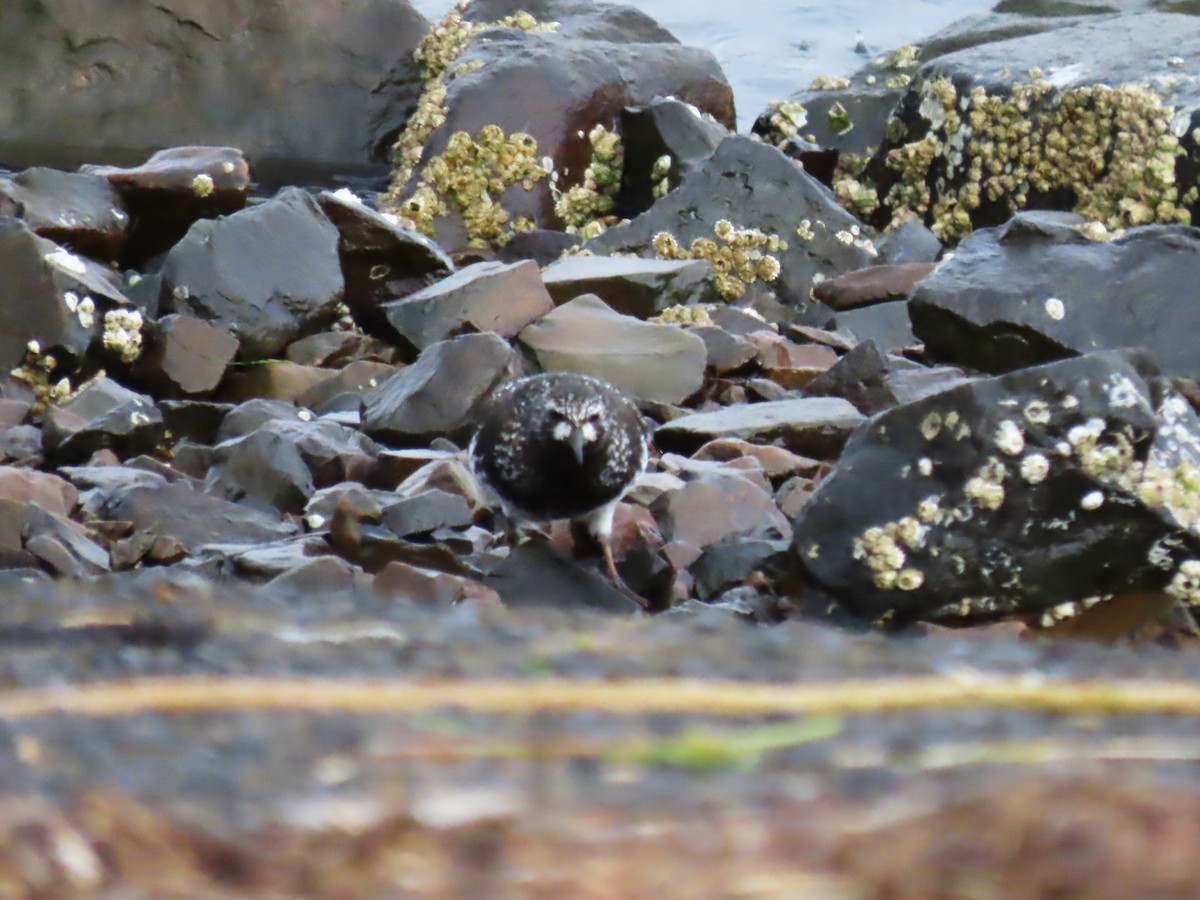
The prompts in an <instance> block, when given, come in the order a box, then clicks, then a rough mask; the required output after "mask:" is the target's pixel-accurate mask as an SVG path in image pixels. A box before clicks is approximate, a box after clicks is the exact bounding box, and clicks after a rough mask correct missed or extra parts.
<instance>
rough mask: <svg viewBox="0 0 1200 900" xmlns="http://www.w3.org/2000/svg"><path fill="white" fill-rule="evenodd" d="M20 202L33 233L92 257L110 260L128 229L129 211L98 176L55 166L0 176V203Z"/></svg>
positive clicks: (22, 212) (121, 243) (110, 187)
mask: <svg viewBox="0 0 1200 900" xmlns="http://www.w3.org/2000/svg"><path fill="white" fill-rule="evenodd" d="M5 199H7V200H8V201H9V202H11V203H15V204H17V205H18V206H19V207H20V218H22V219H23V220H24V221H25V224H26V225H28V226H29V227H30V228H31V229H32V230H33V231H34V233H35V234H38V235H40V236H41V237H44V238H48V239H49V240H52V241H54V242H55V243H57V244H61V245H62V246H64V247H67V248H69V249H70V250H73V251H75V252H76V253H80V254H82V255H84V256H89V257H92V258H94V259H102V260H108V261H115V260H116V259H118V258H119V257H120V255H121V251H122V249H123V248H124V246H125V240H126V238H127V237H128V233H129V213H128V212H127V211H126V209H125V206H124V204H123V203H122V202H121V198H120V197H119V196H117V192H116V191H115V190H114V189H113V187H112V185H110V184H109V183H108V182H107V181H105V180H104V179H103V178H100V177H98V176H96V175H80V174H77V173H74V172H61V171H59V170H57V169H45V168H34V169H26V170H25V171H24V172H20V173H19V174H17V175H13V176H11V177H0V203H2V202H3V200H5Z"/></svg>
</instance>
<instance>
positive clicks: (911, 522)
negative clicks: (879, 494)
mask: <svg viewBox="0 0 1200 900" xmlns="http://www.w3.org/2000/svg"><path fill="white" fill-rule="evenodd" d="M895 533H896V537H897V538H899V540H900V542H901V543H902V544H905V545H906V546H908V547H909V548H911V549H914V550H915V549H917V548H918V547H923V546H925V535H927V534H928V533H929V528H928V527H927V526H925V525H922V524H921V523H920V522H919V521H918V520H917V519H915V518H913V517H912V516H905V517H904V518H902V519H899V520H898V521H897V522H896V525H895Z"/></svg>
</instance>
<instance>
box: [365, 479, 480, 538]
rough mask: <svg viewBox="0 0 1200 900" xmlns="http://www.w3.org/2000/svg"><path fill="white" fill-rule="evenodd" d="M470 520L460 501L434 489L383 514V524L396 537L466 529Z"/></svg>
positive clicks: (467, 507)
mask: <svg viewBox="0 0 1200 900" xmlns="http://www.w3.org/2000/svg"><path fill="white" fill-rule="evenodd" d="M474 518H475V516H474V512H473V511H472V509H471V504H470V503H469V502H468V501H467V500H466V499H465V498H464V497H462V496H460V495H457V494H451V493H447V492H446V491H441V490H437V489H433V490H429V491H425V492H423V493H420V494H413V495H411V496H408V497H403V498H401V499H400V500H398V501H395V502H393V503H391V504H389V505H388V506H387V507H386V508H385V509H384V510H383V524H384V525H385V526H387V528H388V529H390V530H391V531H392V533H393V534H395V535H396V536H397V537H409V536H411V535H416V534H427V533H429V532H431V531H436V530H437V529H439V528H458V527H462V526H466V525H470V524H471V523H472V522H473V521H474Z"/></svg>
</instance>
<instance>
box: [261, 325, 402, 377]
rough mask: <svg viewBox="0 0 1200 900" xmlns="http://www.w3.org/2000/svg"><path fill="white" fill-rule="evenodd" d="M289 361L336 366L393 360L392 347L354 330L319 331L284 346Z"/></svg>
mask: <svg viewBox="0 0 1200 900" xmlns="http://www.w3.org/2000/svg"><path fill="white" fill-rule="evenodd" d="M284 355H285V356H286V357H287V359H288V361H289V362H294V363H299V364H300V365H302V366H324V367H326V368H329V369H338V368H341V367H343V366H347V365H349V364H350V363H354V362H360V361H365V362H377V363H383V364H387V365H391V364H393V363H395V362H396V357H397V354H396V348H395V347H393V346H391V345H390V344H388V343H387V342H385V341H381V340H379V339H378V338H373V337H371V336H369V335H365V334H360V333H359V332H357V331H321V332H318V333H317V334H310V335H309V336H308V337H302V338H300V340H298V341H292V342H291V343H290V344H288V345H287V350H285V351H284Z"/></svg>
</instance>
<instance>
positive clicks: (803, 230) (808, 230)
mask: <svg viewBox="0 0 1200 900" xmlns="http://www.w3.org/2000/svg"><path fill="white" fill-rule="evenodd" d="M796 237H798V238H800V240H802V241H811V240H812V239H813V238H814V237H816V235H815V234H813V230H812V220H811V219H801V220H800V224H799V225H797V226H796Z"/></svg>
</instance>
